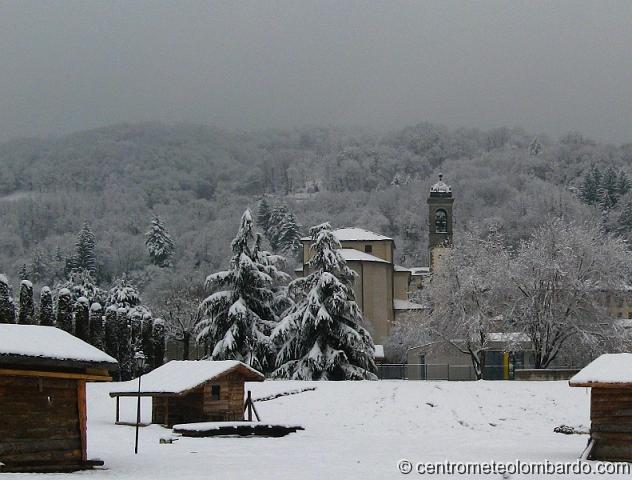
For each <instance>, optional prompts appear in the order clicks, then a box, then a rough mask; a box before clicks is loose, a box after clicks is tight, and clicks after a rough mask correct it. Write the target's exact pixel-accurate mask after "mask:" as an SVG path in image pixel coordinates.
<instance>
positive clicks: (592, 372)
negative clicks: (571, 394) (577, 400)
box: [568, 353, 632, 387]
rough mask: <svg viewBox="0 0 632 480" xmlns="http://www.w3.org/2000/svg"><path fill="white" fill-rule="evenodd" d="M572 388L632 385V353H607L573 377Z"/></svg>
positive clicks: (571, 380)
mask: <svg viewBox="0 0 632 480" xmlns="http://www.w3.org/2000/svg"><path fill="white" fill-rule="evenodd" d="M568 384H569V385H570V386H571V387H598V386H600V385H605V386H608V385H612V386H616V385H632V353H607V354H605V355H601V356H600V357H599V358H597V359H595V360H593V361H592V362H590V363H589V364H588V365H587V366H585V367H584V368H583V369H582V370H580V372H579V373H577V374H576V375H575V376H574V377H572V378H571V379H570V380H569V382H568Z"/></svg>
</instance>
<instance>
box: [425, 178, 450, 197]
mask: <svg viewBox="0 0 632 480" xmlns="http://www.w3.org/2000/svg"><path fill="white" fill-rule="evenodd" d="M430 193H431V194H432V193H438V194H451V193H452V187H451V186H450V185H448V184H447V183H445V182H444V181H443V175H442V174H439V181H438V182H437V183H435V184H434V185H433V186H432V187H430Z"/></svg>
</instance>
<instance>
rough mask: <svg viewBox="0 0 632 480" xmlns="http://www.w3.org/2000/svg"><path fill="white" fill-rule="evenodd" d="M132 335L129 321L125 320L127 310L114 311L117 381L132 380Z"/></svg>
mask: <svg viewBox="0 0 632 480" xmlns="http://www.w3.org/2000/svg"><path fill="white" fill-rule="evenodd" d="M131 337H132V335H131V327H130V324H129V319H128V318H127V309H126V308H122V307H121V308H119V309H118V310H117V311H116V340H117V346H118V348H117V350H118V356H117V357H116V359H117V360H118V362H119V379H120V380H129V379H130V378H132V372H133V368H132V361H133V357H134V354H133V349H132V338H131Z"/></svg>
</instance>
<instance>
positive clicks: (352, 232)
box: [301, 227, 393, 242]
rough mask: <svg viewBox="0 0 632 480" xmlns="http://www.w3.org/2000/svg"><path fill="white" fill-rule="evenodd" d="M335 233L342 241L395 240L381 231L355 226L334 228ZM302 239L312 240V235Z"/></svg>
mask: <svg viewBox="0 0 632 480" xmlns="http://www.w3.org/2000/svg"><path fill="white" fill-rule="evenodd" d="M333 234H334V236H335V237H336V238H337V239H338V241H340V242H350V241H360V242H371V241H380V240H390V241H392V240H393V239H392V238H391V237H386V236H384V235H380V234H379V233H375V232H371V231H370V230H365V229H363V228H355V227H350V228H339V229H337V230H334V231H333ZM301 240H311V237H303V238H301Z"/></svg>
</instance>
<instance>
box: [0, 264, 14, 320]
mask: <svg viewBox="0 0 632 480" xmlns="http://www.w3.org/2000/svg"><path fill="white" fill-rule="evenodd" d="M0 323H15V303H14V301H13V294H12V291H11V285H10V284H9V280H8V279H7V277H6V276H5V275H3V274H0Z"/></svg>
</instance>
